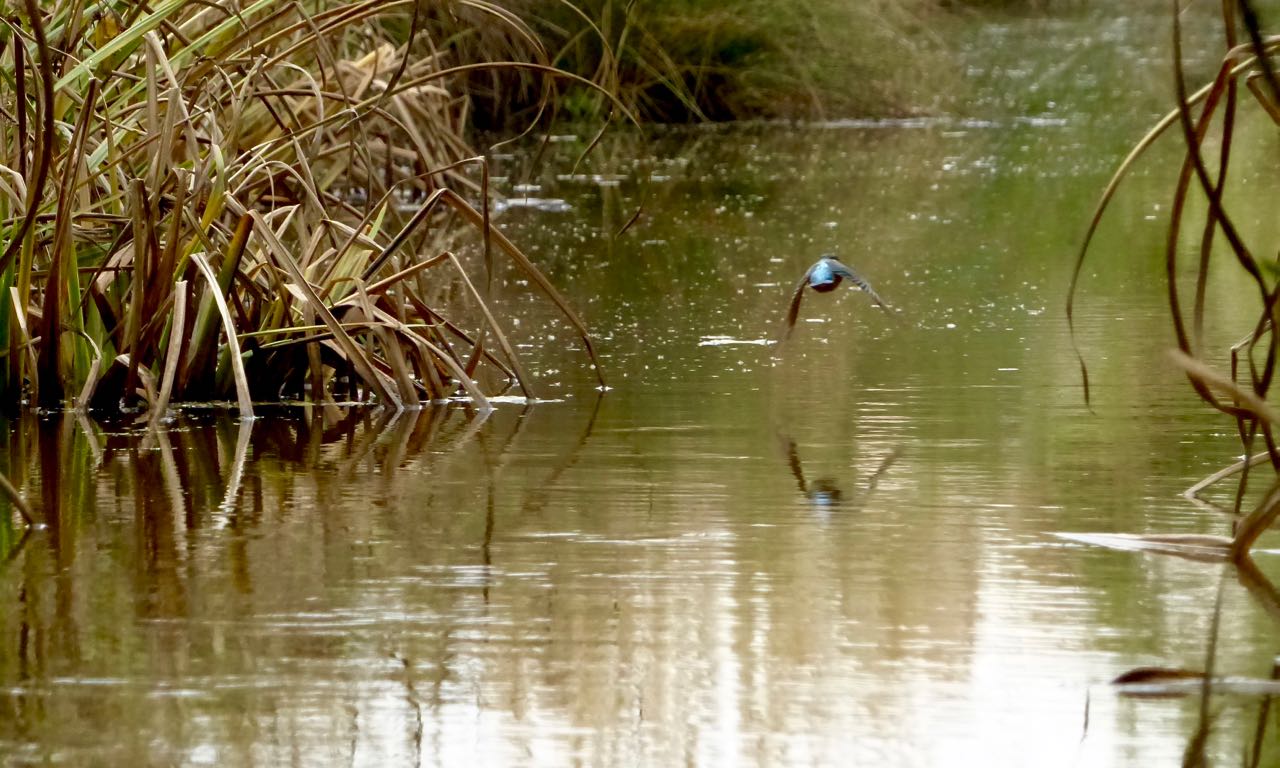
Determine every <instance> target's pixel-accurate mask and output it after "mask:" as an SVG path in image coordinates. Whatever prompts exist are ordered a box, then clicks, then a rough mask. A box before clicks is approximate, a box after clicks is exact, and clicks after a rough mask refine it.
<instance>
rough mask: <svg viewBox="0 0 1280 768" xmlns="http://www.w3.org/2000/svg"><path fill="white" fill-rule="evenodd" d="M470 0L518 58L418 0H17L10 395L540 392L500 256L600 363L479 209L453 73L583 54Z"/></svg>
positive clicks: (9, 66) (4, 228)
mask: <svg viewBox="0 0 1280 768" xmlns="http://www.w3.org/2000/svg"><path fill="white" fill-rule="evenodd" d="M463 5H466V6H467V8H468V9H469V10H470V11H471V12H475V13H479V14H481V15H482V16H483V18H484V19H485V22H484V23H486V24H487V25H491V26H493V27H501V28H502V29H503V30H505V32H506V34H507V35H508V36H509V37H510V38H511V39H515V40H519V41H521V45H522V51H523V52H524V53H525V54H527V55H526V56H525V57H524V58H523V59H520V60H510V61H484V62H469V61H460V60H458V59H457V58H456V56H455V55H454V52H453V48H452V46H450V45H449V44H448V43H447V41H445V40H441V39H436V38H437V35H436V29H435V28H433V27H432V26H431V25H430V24H429V23H428V22H429V21H430V20H429V18H428V17H427V14H426V13H425V12H424V11H423V10H422V9H421V8H420V7H419V5H418V4H416V3H413V2H408V1H407V0H393V2H382V1H380V0H364V1H363V2H359V1H358V2H323V1H321V2H304V3H298V2H284V0H233V1H232V2H226V3H190V2H185V1H184V0H157V2H154V3H150V4H141V3H129V2H112V1H111V0H104V1H102V2H91V1H90V0H57V1H52V2H36V0H25V2H24V3H23V4H22V5H21V9H20V10H21V13H19V14H17V15H16V16H15V17H12V18H8V19H6V20H5V21H4V23H3V33H2V34H0V66H2V67H3V68H4V71H5V72H9V73H12V76H11V77H7V78H3V79H2V80H0V244H3V253H2V254H0V340H2V341H0V343H3V345H4V353H3V363H2V364H0V403H2V404H3V405H4V406H5V407H8V408H15V407H20V406H22V405H28V406H38V407H41V408H62V407H73V408H76V409H85V408H91V407H93V408H99V407H100V408H110V409H117V408H119V409H125V410H143V411H148V412H149V414H150V416H151V417H152V418H153V420H154V419H158V418H160V417H162V416H163V414H164V412H165V409H166V408H167V406H168V405H169V403H171V402H177V401H193V400H235V401H237V402H238V404H239V409H240V411H241V413H242V414H243V415H246V416H248V415H251V414H252V410H253V405H252V404H253V402H254V401H260V400H275V399H280V398H298V399H305V400H310V401H331V400H335V399H345V400H359V401H370V402H377V403H381V404H385V405H388V406H391V407H393V408H397V409H398V408H400V407H404V406H413V405H416V404H419V403H422V402H424V401H429V400H439V399H442V398H447V397H451V396H454V395H456V394H465V395H466V396H467V397H469V398H470V400H471V402H473V403H474V404H475V405H476V406H478V407H481V408H484V407H488V398H489V397H491V396H493V395H494V394H495V393H497V392H503V391H506V390H508V389H510V388H511V387H518V388H519V390H520V391H521V392H522V393H523V394H524V395H526V396H529V397H534V396H536V390H535V385H534V382H533V381H531V379H530V377H529V376H528V374H527V373H526V372H525V370H524V367H523V366H522V364H521V362H520V360H519V358H518V357H517V356H516V354H515V352H514V349H513V344H512V343H511V342H510V340H509V339H508V336H507V335H506V333H505V332H504V330H503V328H502V326H501V323H500V320H499V316H500V315H499V312H497V311H496V308H495V307H494V306H493V304H492V301H491V297H490V287H491V285H492V283H493V280H494V278H495V274H496V273H497V272H498V271H499V270H502V269H514V270H515V271H517V272H519V273H522V274H521V276H522V277H523V278H525V279H527V280H528V281H529V283H530V284H531V285H532V286H535V287H536V288H537V289H538V290H540V291H541V292H542V293H543V294H544V295H545V296H546V298H547V300H548V301H550V302H551V303H553V304H554V305H555V306H556V307H557V308H558V310H559V312H560V313H561V314H562V315H563V317H564V320H565V321H566V322H567V323H568V324H569V325H571V326H572V327H573V328H574V329H575V331H576V332H577V333H578V334H579V336H580V337H581V340H582V345H583V347H584V350H585V354H586V356H587V358H588V360H589V363H590V364H591V365H593V366H594V367H595V370H596V372H597V375H600V369H599V365H598V362H597V360H596V357H595V351H594V349H593V347H592V345H591V340H590V337H589V335H588V332H587V328H586V326H585V325H584V324H583V322H582V321H581V319H580V318H579V317H578V316H577V315H576V314H575V312H574V311H573V309H572V308H571V307H570V306H569V305H568V303H567V302H566V301H565V300H564V298H563V297H562V296H561V295H560V294H559V292H558V291H557V290H556V288H555V287H554V286H553V285H552V284H551V283H550V281H549V280H547V278H546V277H545V276H544V275H543V274H542V273H541V272H540V271H539V270H538V269H537V267H536V266H535V265H534V264H533V263H532V262H531V261H530V260H529V259H528V258H527V257H526V256H525V255H524V254H523V253H522V252H521V251H520V249H519V248H518V247H516V245H515V244H513V243H512V242H511V241H510V240H508V239H507V238H505V237H504V236H503V235H502V234H501V232H499V231H498V230H497V229H495V228H494V227H493V226H492V225H491V222H490V220H489V210H488V192H489V190H488V173H487V166H486V165H485V161H484V158H483V157H482V156H479V155H478V153H477V152H476V151H475V150H473V149H472V148H471V147H470V146H469V145H468V144H467V143H466V141H465V140H464V138H463V137H464V136H465V129H466V123H467V120H468V109H469V107H468V101H467V99H466V97H465V94H463V93H461V92H458V91H459V89H460V88H461V85H460V83H462V82H463V80H464V79H465V76H467V75H469V74H471V73H472V72H474V71H476V70H477V69H479V68H484V67H489V68H508V69H512V70H520V71H524V72H531V73H535V74H537V75H540V76H548V77H550V76H555V77H567V78H571V77H572V76H571V75H567V74H565V73H560V72H557V71H555V70H553V69H552V68H551V67H550V66H549V65H547V64H546V63H545V62H546V57H545V54H543V53H542V52H541V49H540V45H539V43H538V42H537V39H536V37H534V35H533V34H532V33H531V32H530V31H529V29H528V27H527V25H525V23H524V22H522V21H521V20H520V19H519V18H517V17H516V16H514V15H512V14H511V13H509V12H507V11H505V10H503V9H502V8H501V7H499V6H497V5H491V4H488V3H485V2H482V1H477V0H472V1H471V2H468V3H465V4H463ZM397 40H398V41H400V42H398V43H397V42H396V41H397ZM513 53H514V51H513ZM584 85H587V86H590V84H589V83H585V81H584ZM468 253H469V254H472V256H471V258H462V256H464V255H465V254H468ZM484 381H488V382H491V384H490V386H488V387H484V386H482V384H481V382H484ZM601 383H603V379H601Z"/></svg>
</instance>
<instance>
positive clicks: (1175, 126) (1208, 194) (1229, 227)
mask: <svg viewBox="0 0 1280 768" xmlns="http://www.w3.org/2000/svg"><path fill="white" fill-rule="evenodd" d="M1171 7H1172V11H1171V14H1172V24H1171V29H1172V38H1171V46H1170V50H1171V54H1172V59H1173V81H1174V87H1175V92H1176V95H1177V106H1176V108H1175V109H1173V110H1171V111H1170V112H1169V113H1168V114H1167V115H1165V117H1164V118H1163V119H1162V120H1161V121H1160V122H1159V123H1157V124H1156V125H1155V126H1153V127H1152V129H1151V130H1150V131H1149V132H1148V133H1147V135H1146V136H1144V137H1143V138H1142V139H1141V140H1140V141H1139V142H1138V143H1137V144H1136V145H1135V146H1134V148H1133V150H1132V151H1131V152H1130V154H1129V156H1128V157H1126V158H1125V160H1124V161H1123V163H1121V165H1120V168H1119V169H1118V170H1117V172H1116V173H1115V175H1114V177H1113V178H1112V180H1111V182H1110V183H1109V184H1108V185H1107V187H1106V189H1105V191H1104V192H1103V194H1102V197H1101V200H1100V201H1099V203H1098V206H1097V209H1096V210H1095V212H1094V215H1093V218H1092V219H1091V221H1090V223H1089V227H1088V231H1087V234H1086V236H1085V238H1084V240H1083V243H1082V245H1081V248H1080V251H1079V253H1078V255H1077V258H1076V264H1075V273H1074V276H1073V278H1072V283H1071V288H1070V290H1069V295H1068V300H1067V317H1068V320H1070V319H1071V317H1072V314H1073V308H1074V302H1075V297H1076V289H1077V286H1078V282H1079V277H1080V274H1081V271H1082V268H1083V265H1084V262H1085V259H1086V256H1087V255H1088V252H1089V245H1090V243H1091V241H1092V239H1093V236H1094V233H1095V232H1096V231H1097V228H1098V226H1099V224H1100V223H1101V221H1102V218H1103V216H1104V214H1105V212H1106V210H1107V206H1108V204H1109V203H1110V201H1111V199H1112V197H1113V196H1114V194H1115V193H1116V191H1117V189H1118V188H1119V186H1120V184H1121V183H1122V182H1123V180H1124V178H1125V176H1126V175H1127V174H1128V173H1129V172H1130V170H1131V169H1132V168H1133V167H1134V165H1135V163H1137V162H1138V160H1139V159H1140V158H1141V157H1142V155H1143V154H1144V153H1145V152H1146V151H1147V150H1148V149H1149V148H1150V147H1151V146H1152V144H1154V143H1155V142H1156V141H1157V140H1158V139H1159V138H1160V137H1161V136H1163V135H1165V134H1167V133H1170V132H1173V133H1176V134H1178V135H1180V137H1181V139H1182V141H1183V144H1184V145H1185V148H1186V151H1185V154H1184V158H1183V162H1182V166H1181V169H1180V171H1179V174H1178V176H1177V180H1176V182H1175V184H1174V188H1173V190H1172V204H1171V206H1170V208H1169V210H1170V215H1169V222H1168V236H1167V238H1166V244H1165V250H1164V256H1165V278H1166V287H1167V293H1168V302H1169V309H1170V318H1171V321H1172V326H1173V331H1174V336H1175V339H1176V343H1177V348H1176V350H1174V352H1173V355H1172V356H1173V359H1174V362H1175V363H1176V364H1177V365H1178V366H1180V367H1181V369H1182V370H1183V371H1184V372H1185V373H1186V376H1187V379H1188V381H1189V382H1190V384H1191V386H1192V388H1193V389H1194V390H1195V393H1196V395H1197V396H1198V397H1199V398H1200V399H1201V400H1203V401H1204V402H1205V403H1206V404H1207V405H1209V406H1210V407H1212V408H1214V409H1216V410H1218V411H1220V412H1221V413H1223V414H1224V415H1226V416H1227V417H1229V418H1230V419H1232V420H1233V421H1234V423H1235V427H1236V432H1237V434H1238V436H1239V439H1240V444H1241V448H1242V449H1243V451H1244V453H1245V455H1246V456H1251V457H1252V459H1250V460H1244V461H1240V462H1237V463H1236V464H1234V465H1232V466H1231V467H1229V468H1227V469H1226V470H1223V471H1222V472H1218V473H1215V474H1214V475H1213V476H1211V477H1210V478H1208V479H1207V480H1206V481H1205V482H1203V483H1199V484H1197V485H1196V486H1195V487H1194V488H1193V489H1192V491H1189V493H1190V494H1192V495H1195V494H1198V493H1199V492H1200V491H1201V490H1203V489H1204V488H1206V487H1208V486H1209V485H1211V484H1213V483H1215V482H1218V481H1221V480H1224V479H1226V478H1229V477H1237V476H1238V481H1237V486H1236V491H1235V509H1234V510H1233V512H1234V516H1235V522H1234V526H1233V528H1234V530H1233V535H1232V537H1231V538H1230V539H1229V540H1227V541H1225V542H1224V545H1223V550H1224V551H1223V554H1224V556H1227V557H1230V558H1231V559H1233V560H1235V561H1237V562H1241V561H1244V560H1247V558H1248V553H1249V550H1250V548H1251V547H1252V546H1253V544H1254V543H1255V542H1256V541H1257V539H1258V537H1259V536H1260V535H1261V534H1262V533H1263V532H1264V531H1265V530H1266V529H1267V528H1269V527H1270V526H1271V524H1272V523H1274V522H1275V520H1276V518H1277V517H1278V516H1280V444H1278V443H1277V436H1276V429H1277V427H1280V413H1278V412H1277V410H1276V409H1275V408H1274V407H1273V406H1272V405H1270V403H1269V400H1268V397H1269V395H1270V393H1271V391H1272V389H1273V386H1274V384H1275V380H1276V374H1277V364H1278V363H1280V336H1277V328H1278V327H1280V280H1277V275H1278V274H1280V270H1277V268H1276V261H1275V259H1274V256H1273V254H1275V253H1276V247H1277V244H1276V243H1274V242H1248V241H1247V240H1248V238H1247V236H1246V234H1245V233H1244V231H1243V230H1242V228H1241V227H1240V226H1238V224H1237V222H1236V221H1235V219H1233V217H1232V214H1231V211H1230V210H1229V208H1230V206H1229V204H1228V200H1230V199H1231V197H1232V196H1234V195H1243V194H1249V193H1248V192H1247V191H1245V190H1241V189H1239V188H1238V187H1239V186H1240V184H1239V183H1238V180H1239V179H1240V178H1241V177H1242V176H1243V174H1242V173H1241V172H1240V171H1239V170H1238V169H1233V167H1232V159H1233V149H1234V143H1235V137H1236V135H1237V126H1238V125H1239V123H1240V122H1241V121H1242V120H1245V119H1249V118H1251V117H1253V116H1254V115H1252V114H1246V113H1256V114H1258V115H1260V116H1261V119H1262V120H1265V121H1270V122H1271V123H1274V124H1275V125H1277V126H1280V79H1278V77H1277V64H1278V62H1277V54H1280V36H1276V35H1271V36H1268V35H1266V34H1264V33H1263V31H1262V28H1261V22H1260V21H1259V18H1258V15H1257V13H1256V11H1255V9H1254V7H1253V5H1252V4H1251V3H1250V2H1248V0H1223V1H1222V11H1221V14H1222V30H1223V42H1224V45H1225V49H1226V53H1225V54H1224V55H1223V57H1222V59H1221V61H1220V63H1219V65H1218V68H1217V73H1216V76H1215V77H1214V78H1213V80H1212V81H1211V82H1209V83H1207V84H1205V85H1203V86H1202V87H1200V88H1199V90H1196V91H1192V90H1191V87H1190V86H1189V85H1188V83H1187V78H1186V75H1185V72H1184V64H1183V52H1182V45H1183V34H1182V26H1181V17H1180V8H1179V4H1178V3H1177V2H1171ZM1249 170H1250V172H1252V173H1258V172H1262V173H1270V174H1274V173H1275V172H1276V169H1275V168H1269V169H1267V168H1262V169H1258V168H1251V169H1249ZM1233 182H1236V183H1235V184H1234V185H1233ZM1233 186H1234V187H1237V188H1233ZM1196 198H1199V199H1198V200H1196ZM1193 203H1196V204H1199V205H1202V206H1203V207H1204V208H1205V215H1204V219H1203V221H1202V222H1200V221H1195V220H1193V219H1192V218H1191V217H1188V215H1187V210H1188V207H1189V206H1191V205H1192V204H1193ZM1254 239H1255V240H1256V239H1258V238H1256V237H1255V238H1254ZM1188 241H1190V243H1191V245H1188ZM1188 251H1191V252H1193V253H1195V254H1196V256H1195V258H1196V277H1195V281H1194V286H1193V288H1192V290H1191V292H1190V295H1187V292H1186V291H1184V290H1183V288H1182V287H1181V286H1180V285H1179V280H1178V277H1179V274H1180V273H1181V271H1182V265H1181V262H1180V256H1181V255H1182V254H1184V253H1186V252H1188ZM1223 259H1226V260H1227V262H1228V263H1231V264H1234V265H1235V268H1236V269H1239V270H1243V272H1244V273H1245V274H1247V276H1248V278H1249V281H1250V283H1251V284H1252V291H1251V296H1240V297H1239V301H1241V302H1245V301H1251V302H1252V306H1253V307H1254V308H1255V313H1256V314H1255V316H1254V320H1253V322H1252V328H1251V329H1250V330H1249V332H1248V333H1247V334H1246V335H1245V336H1244V338H1242V339H1241V340H1240V341H1239V342H1238V343H1236V344H1234V345H1233V346H1231V348H1230V349H1227V350H1222V351H1221V352H1220V353H1213V352H1211V351H1210V350H1208V349H1206V346H1207V344H1206V340H1205V331H1204V328H1205V316H1206V314H1207V313H1208V312H1210V311H1211V310H1212V308H1211V307H1210V305H1209V300H1208V296H1209V292H1208V291H1207V285H1208V281H1209V279H1210V273H1211V266H1212V265H1213V263H1214V262H1215V260H1223ZM1077 355H1078V356H1079V355H1080V353H1079V350H1077ZM1215 360H1216V364H1215ZM1224 366H1225V370H1224V369H1223V368H1224ZM1080 369H1081V374H1082V378H1083V380H1084V387H1085V397H1086V400H1087V399H1088V397H1089V378H1088V368H1087V366H1086V365H1085V363H1084V358H1083V356H1080ZM1259 448H1260V449H1261V450H1260V452H1259ZM1262 464H1268V465H1270V467H1271V468H1272V474H1273V475H1274V477H1273V479H1272V480H1271V482H1270V483H1269V485H1270V488H1269V490H1267V491H1266V492H1265V493H1262V494H1261V497H1260V501H1259V502H1258V503H1257V506H1256V507H1254V508H1253V509H1252V511H1248V512H1246V511H1245V510H1244V508H1243V506H1244V503H1245V500H1246V498H1248V495H1247V491H1248V487H1249V479H1250V476H1251V472H1250V470H1251V468H1252V467H1255V466H1259V465H1262Z"/></svg>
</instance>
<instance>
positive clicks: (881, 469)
mask: <svg viewBox="0 0 1280 768" xmlns="http://www.w3.org/2000/svg"><path fill="white" fill-rule="evenodd" d="M780 437H781V440H782V442H783V443H784V445H785V447H786V452H787V462H788V463H789V464H790V465H791V474H792V475H793V476H794V477H795V479H796V486H797V487H798V488H799V489H800V493H801V494H802V495H803V496H804V497H805V498H806V499H808V500H809V503H810V504H812V505H813V506H815V507H819V508H822V509H828V508H832V507H837V506H847V507H850V508H852V509H855V510H857V509H861V508H862V507H863V506H865V505H866V503H867V500H868V499H869V498H870V497H871V494H872V493H873V492H874V491H875V489H876V486H877V485H879V484H880V479H881V478H882V477H884V476H885V474H886V473H887V472H888V471H889V468H890V467H892V466H893V464H894V462H896V461H897V460H898V457H899V456H901V455H902V449H901V448H899V447H897V446H894V448H893V449H892V450H890V451H889V453H888V454H887V455H886V456H885V457H884V458H883V459H881V460H880V465H879V466H877V467H876V469H875V471H873V472H872V473H871V474H870V475H869V476H868V477H867V480H866V482H865V484H863V487H861V488H858V487H856V485H855V488H854V489H853V490H852V491H851V492H850V494H849V495H848V497H846V496H845V492H844V490H843V489H842V488H841V487H840V486H839V485H838V484H837V481H836V479H835V478H833V477H827V476H823V477H819V478H817V479H815V480H813V481H812V482H809V481H807V480H806V479H805V475H804V465H803V464H802V463H801V462H800V452H799V451H798V450H797V448H796V441H795V440H794V439H793V438H791V437H790V436H786V437H782V436H780Z"/></svg>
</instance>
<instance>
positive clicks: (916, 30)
mask: <svg viewBox="0 0 1280 768" xmlns="http://www.w3.org/2000/svg"><path fill="white" fill-rule="evenodd" d="M510 7H512V8H515V9H517V10H518V11H519V12H520V13H521V15H522V16H525V17H527V18H529V19H531V25H532V26H533V28H534V30H535V31H536V33H537V34H538V36H539V37H540V38H541V39H543V40H545V41H546V47H547V50H548V51H549V52H550V56H551V59H550V61H551V62H552V63H553V64H555V65H556V66H557V67H561V68H563V69H565V70H568V71H570V72H574V73H577V74H579V75H581V76H582V77H585V78H588V79H591V80H592V81H593V82H596V83H597V84H599V85H601V86H603V87H604V90H606V91H608V92H611V93H615V94H617V96H618V97H619V98H620V99H621V101H622V102H623V103H626V104H628V105H629V106H630V107H631V109H632V111H633V112H634V113H635V114H637V115H638V116H639V117H640V118H641V119H642V120H645V121H650V122H687V121H696V120H740V119H751V118H804V119H813V118H830V117H850V116H867V115H872V116H877V117H880V116H890V115H903V114H909V113H915V112H920V111H926V110H929V109H931V108H932V107H933V106H934V101H935V99H936V98H939V97H941V94H942V92H943V89H940V88H937V87H936V84H937V81H938V77H939V74H938V71H939V70H941V69H943V67H941V66H935V65H938V64H939V62H940V61H941V57H940V55H939V54H940V52H941V51H942V50H943V48H944V46H943V45H942V41H941V39H940V37H938V36H935V35H934V33H933V32H931V25H932V23H933V22H934V21H935V20H937V19H939V18H942V17H944V16H945V12H944V11H942V10H941V9H940V8H939V7H938V6H937V5H935V4H934V3H931V2H928V0H883V1H881V2H871V3H848V2H840V1H839V0H817V2H810V3H799V4H797V3H779V2H777V1H776V0H744V1H743V2H732V3H730V2H706V1H705V0H654V1H652V2H642V3H638V2H624V1H619V0H583V2H575V3H573V4H570V3H568V2H564V0H512V2H511V3H510ZM930 72H932V75H930ZM926 81H928V82H930V83H932V84H930V85H927V86H923V87H922V85H923V84H924V83H926ZM481 85H482V90H483V91H484V92H485V93H486V94H488V95H490V96H491V98H487V99H485V100H484V101H482V102H481V103H482V107H481V109H480V112H481V113H482V114H485V115H487V116H491V117H492V118H493V119H494V120H495V121H497V122H498V123H499V124H502V123H503V122H505V121H510V120H512V119H516V120H523V119H525V117H526V115H525V112H526V111H528V109H529V106H528V105H529V104H531V103H534V102H535V101H536V100H535V99H533V98H532V97H534V96H535V95H536V94H537V91H536V89H532V88H530V87H529V85H528V83H524V84H516V83H514V82H512V81H510V80H508V81H507V82H506V83H498V84H496V85H495V84H494V83H493V82H492V81H490V82H486V83H483V84H481ZM561 106H562V107H563V109H564V110H565V111H567V112H568V113H569V114H570V116H571V117H573V118H581V117H587V116H595V115H600V114H603V113H606V112H608V111H609V110H610V109H611V108H612V104H611V103H610V101H609V100H608V99H607V98H605V97H604V96H603V95H602V94H601V93H599V92H595V91H591V90H583V89H573V90H571V91H570V92H568V93H566V94H565V97H564V99H563V100H562V102H561Z"/></svg>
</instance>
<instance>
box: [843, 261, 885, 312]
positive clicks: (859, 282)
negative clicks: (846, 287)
mask: <svg viewBox="0 0 1280 768" xmlns="http://www.w3.org/2000/svg"><path fill="white" fill-rule="evenodd" d="M827 261H829V262H830V263H831V271H832V272H835V273H836V274H837V275H839V276H840V277H843V278H844V279H845V280H848V281H849V282H851V283H853V284H854V285H856V286H858V288H859V289H861V290H862V292H863V293H865V294H867V295H868V296H870V297H871V300H872V301H874V302H875V303H876V305H877V306H878V307H880V308H881V309H883V310H885V311H886V312H892V311H893V307H891V306H889V305H888V304H886V303H885V301H884V299H882V298H880V294H878V293H876V289H874V288H872V287H871V283H868V282H867V281H866V280H864V279H863V278H862V275H859V274H858V273H857V272H854V271H853V270H852V269H849V268H848V267H847V266H845V265H844V264H841V263H840V262H839V261H837V260H835V259H833V258H831V257H830V256H828V257H827Z"/></svg>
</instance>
